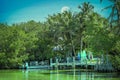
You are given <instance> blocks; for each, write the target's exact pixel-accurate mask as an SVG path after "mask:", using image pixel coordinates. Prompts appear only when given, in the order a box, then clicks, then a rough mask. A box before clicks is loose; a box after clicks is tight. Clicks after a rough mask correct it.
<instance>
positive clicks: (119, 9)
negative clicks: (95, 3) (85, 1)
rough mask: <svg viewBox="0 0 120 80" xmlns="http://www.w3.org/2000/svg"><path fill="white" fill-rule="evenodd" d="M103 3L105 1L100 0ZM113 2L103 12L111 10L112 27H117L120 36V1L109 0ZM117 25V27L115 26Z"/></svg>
mask: <svg viewBox="0 0 120 80" xmlns="http://www.w3.org/2000/svg"><path fill="white" fill-rule="evenodd" d="M100 1H101V2H102V1H103V0H100ZM108 1H110V2H112V4H111V5H109V6H107V7H105V8H104V9H103V10H106V9H111V13H110V15H109V18H108V19H109V20H110V26H111V27H113V26H117V28H118V31H117V33H118V34H120V0H108ZM115 24H116V25H115Z"/></svg>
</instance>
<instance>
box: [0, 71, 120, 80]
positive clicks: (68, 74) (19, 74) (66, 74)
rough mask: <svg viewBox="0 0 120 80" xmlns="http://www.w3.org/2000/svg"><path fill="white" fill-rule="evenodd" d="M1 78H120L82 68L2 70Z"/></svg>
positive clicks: (112, 74)
mask: <svg viewBox="0 0 120 80" xmlns="http://www.w3.org/2000/svg"><path fill="white" fill-rule="evenodd" d="M0 80H120V76H119V74H118V73H97V72H86V71H84V72H83V71H81V70H74V69H73V70H39V69H37V70H0Z"/></svg>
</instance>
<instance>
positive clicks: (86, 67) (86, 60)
mask: <svg viewBox="0 0 120 80" xmlns="http://www.w3.org/2000/svg"><path fill="white" fill-rule="evenodd" d="M87 66H88V64H87V59H86V66H85V67H86V70H87Z"/></svg>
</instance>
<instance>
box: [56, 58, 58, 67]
mask: <svg viewBox="0 0 120 80" xmlns="http://www.w3.org/2000/svg"><path fill="white" fill-rule="evenodd" d="M55 67H56V69H58V59H56V66H55Z"/></svg>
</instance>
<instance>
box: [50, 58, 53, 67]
mask: <svg viewBox="0 0 120 80" xmlns="http://www.w3.org/2000/svg"><path fill="white" fill-rule="evenodd" d="M50 68H51V69H52V68H53V65H52V58H50Z"/></svg>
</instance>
